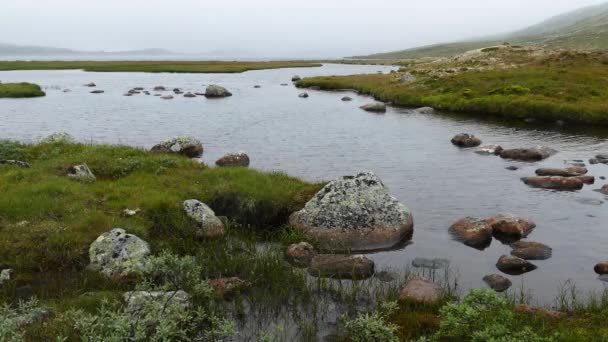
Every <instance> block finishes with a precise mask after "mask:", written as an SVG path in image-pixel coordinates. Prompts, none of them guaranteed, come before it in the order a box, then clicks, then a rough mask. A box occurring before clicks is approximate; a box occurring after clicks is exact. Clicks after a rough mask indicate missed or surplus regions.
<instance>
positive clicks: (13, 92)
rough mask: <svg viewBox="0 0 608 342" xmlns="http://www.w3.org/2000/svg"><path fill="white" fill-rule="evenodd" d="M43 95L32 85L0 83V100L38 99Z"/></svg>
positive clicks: (40, 90)
mask: <svg viewBox="0 0 608 342" xmlns="http://www.w3.org/2000/svg"><path fill="white" fill-rule="evenodd" d="M44 95H45V93H44V92H43V91H42V89H40V86H39V85H37V84H32V83H0V98H24V97H39V96H44Z"/></svg>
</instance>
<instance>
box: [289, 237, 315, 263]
mask: <svg viewBox="0 0 608 342" xmlns="http://www.w3.org/2000/svg"><path fill="white" fill-rule="evenodd" d="M316 255H317V251H315V248H314V247H313V246H312V245H311V244H309V243H308V242H300V243H296V244H292V245H289V247H287V251H286V252H285V258H286V259H287V261H288V262H289V263H290V264H292V265H293V266H296V267H308V265H310V262H311V261H312V258H314V257H315V256H316Z"/></svg>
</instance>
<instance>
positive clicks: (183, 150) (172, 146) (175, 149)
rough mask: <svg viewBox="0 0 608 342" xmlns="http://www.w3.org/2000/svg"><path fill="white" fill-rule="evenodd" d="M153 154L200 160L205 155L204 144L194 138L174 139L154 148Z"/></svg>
mask: <svg viewBox="0 0 608 342" xmlns="http://www.w3.org/2000/svg"><path fill="white" fill-rule="evenodd" d="M150 152H153V153H178V154H181V155H184V156H186V157H188V158H200V157H201V156H202V155H203V144H202V143H201V142H200V141H199V140H198V139H196V138H192V137H179V136H178V137H172V138H169V139H166V140H163V141H161V142H160V144H157V145H155V146H154V147H152V149H151V150H150Z"/></svg>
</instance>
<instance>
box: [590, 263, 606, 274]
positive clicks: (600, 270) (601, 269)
mask: <svg viewBox="0 0 608 342" xmlns="http://www.w3.org/2000/svg"><path fill="white" fill-rule="evenodd" d="M593 270H594V271H595V273H597V274H599V275H604V274H608V261H604V262H600V263H599V264H597V265H595V267H593Z"/></svg>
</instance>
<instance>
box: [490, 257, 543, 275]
mask: <svg viewBox="0 0 608 342" xmlns="http://www.w3.org/2000/svg"><path fill="white" fill-rule="evenodd" d="M496 267H497V268H498V269H499V270H501V271H502V272H503V273H506V274H509V275H520V274H524V273H527V272H530V271H534V270H535V269H536V268H537V267H536V265H534V264H532V263H531V262H529V261H526V260H524V259H522V258H518V257H516V256H510V255H503V256H501V257H500V259H498V262H497V263H496Z"/></svg>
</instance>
